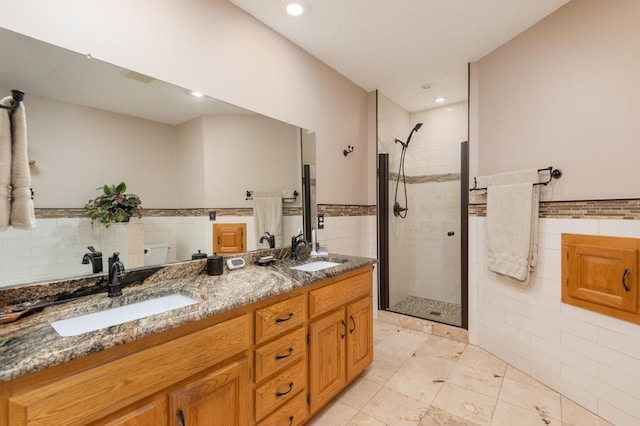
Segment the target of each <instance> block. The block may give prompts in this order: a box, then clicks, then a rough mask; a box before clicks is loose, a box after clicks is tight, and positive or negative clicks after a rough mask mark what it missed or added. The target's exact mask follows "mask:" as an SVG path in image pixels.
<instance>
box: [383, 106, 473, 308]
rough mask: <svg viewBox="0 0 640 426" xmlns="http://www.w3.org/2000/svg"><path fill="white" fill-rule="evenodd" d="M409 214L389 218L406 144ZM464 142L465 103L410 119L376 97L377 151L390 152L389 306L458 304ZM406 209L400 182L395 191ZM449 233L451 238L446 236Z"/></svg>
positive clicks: (405, 113)
mask: <svg viewBox="0 0 640 426" xmlns="http://www.w3.org/2000/svg"><path fill="white" fill-rule="evenodd" d="M419 122H421V123H424V124H423V126H422V128H421V129H420V130H419V131H418V132H417V133H414V134H413V136H412V139H411V142H410V145H409V148H408V150H407V154H406V157H405V173H406V176H407V192H408V199H409V201H408V207H409V214H408V216H407V218H406V219H399V218H396V217H394V216H393V210H392V209H393V203H394V195H395V187H396V180H397V174H398V167H399V160H400V158H399V157H400V144H397V143H395V139H396V138H398V139H400V140H402V141H406V139H407V136H408V134H409V132H410V131H411V129H412V128H413V126H414V125H415V124H416V123H419ZM465 140H467V103H466V102H462V103H457V104H451V105H447V106H445V107H441V108H434V109H430V110H426V111H421V112H417V113H413V114H409V113H408V112H407V111H405V110H403V109H402V108H401V107H399V106H398V105H396V104H395V103H394V102H393V101H391V100H389V99H388V98H386V97H384V96H383V95H380V94H379V95H378V152H380V153H389V172H390V175H391V176H390V180H389V194H390V208H391V210H390V212H389V234H390V235H391V236H392V237H391V238H390V239H389V253H390V254H389V258H390V277H391V281H392V283H391V288H390V305H391V306H393V305H394V304H395V303H398V302H400V301H401V300H403V299H404V298H405V297H407V296H409V295H413V296H418V297H424V298H429V299H436V300H442V301H446V302H450V303H456V304H459V303H460V297H461V293H460V270H461V268H460V241H461V240H460V229H461V227H460V213H459V212H460V143H461V142H463V141H465ZM398 197H399V199H400V204H402V205H404V189H403V187H402V183H401V184H400V186H399V188H398ZM449 232H453V235H452V236H449V235H448V233H449Z"/></svg>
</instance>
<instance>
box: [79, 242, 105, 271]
mask: <svg viewBox="0 0 640 426" xmlns="http://www.w3.org/2000/svg"><path fill="white" fill-rule="evenodd" d="M87 248H88V249H89V253H85V254H84V256H82V264H83V265H88V264H89V263H91V267H92V268H93V273H94V274H99V273H100V272H102V253H101V252H99V251H96V249H95V248H93V246H89V247H87Z"/></svg>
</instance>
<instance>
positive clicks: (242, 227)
mask: <svg viewBox="0 0 640 426" xmlns="http://www.w3.org/2000/svg"><path fill="white" fill-rule="evenodd" d="M245 251H247V224H246V223H218V224H214V225H213V252H214V253H217V254H229V253H240V252H245Z"/></svg>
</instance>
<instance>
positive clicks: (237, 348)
mask: <svg viewBox="0 0 640 426" xmlns="http://www.w3.org/2000/svg"><path fill="white" fill-rule="evenodd" d="M250 324H251V323H250V319H249V316H248V315H243V316H241V317H238V318H234V319H231V320H229V321H225V322H223V323H220V324H216V325H214V326H212V327H209V328H206V329H204V330H200V331H196V332H194V333H192V334H189V335H187V336H184V337H180V338H178V339H175V340H172V341H170V342H167V343H163V344H161V345H158V346H154V347H152V348H149V349H146V350H143V351H141V352H138V353H135V354H132V355H129V356H126V357H123V358H120V359H118V360H116V361H113V362H110V363H108V364H104V365H101V366H98V367H95V368H92V369H90V370H87V371H83V372H80V373H78V374H74V375H72V376H68V377H66V378H64V379H61V380H58V381H56V382H53V383H51V384H49V385H46V386H43V387H40V388H38V389H34V390H31V391H28V392H25V393H22V394H16V395H14V396H12V397H11V398H10V399H9V418H10V419H12V422H13V423H12V424H14V425H16V426H18V425H30V426H31V425H34V426H35V425H44V426H51V425H54V424H60V425H65V426H69V425H85V424H88V423H90V422H91V421H95V420H97V419H100V418H104V417H105V416H106V415H108V414H109V413H113V412H116V411H117V410H120V409H122V408H124V407H126V406H129V405H131V404H133V403H135V402H136V401H139V400H140V399H142V398H145V397H146V396H149V395H152V394H154V393H156V392H158V391H160V390H162V389H165V388H167V387H169V386H171V385H172V384H174V383H176V382H179V381H181V380H184V379H186V378H188V377H190V376H193V375H194V374H196V373H198V372H199V371H202V370H203V369H205V368H207V367H209V366H212V365H215V364H216V363H219V362H221V361H224V360H225V359H227V358H229V357H230V356H233V355H235V354H237V353H240V352H242V351H243V350H246V349H248V348H249V346H250V344H251V341H250V340H251V327H250ZM53 419H55V421H53Z"/></svg>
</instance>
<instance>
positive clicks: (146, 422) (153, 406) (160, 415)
mask: <svg viewBox="0 0 640 426" xmlns="http://www.w3.org/2000/svg"><path fill="white" fill-rule="evenodd" d="M165 401H166V397H165V398H161V399H158V400H155V401H151V402H150V403H148V404H145V405H143V406H142V407H138V408H135V409H132V410H131V411H129V412H128V413H127V414H124V415H122V416H118V417H117V418H115V419H112V420H110V421H107V422H106V423H104V426H165V425H166V424H167V408H166V402H165Z"/></svg>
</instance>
